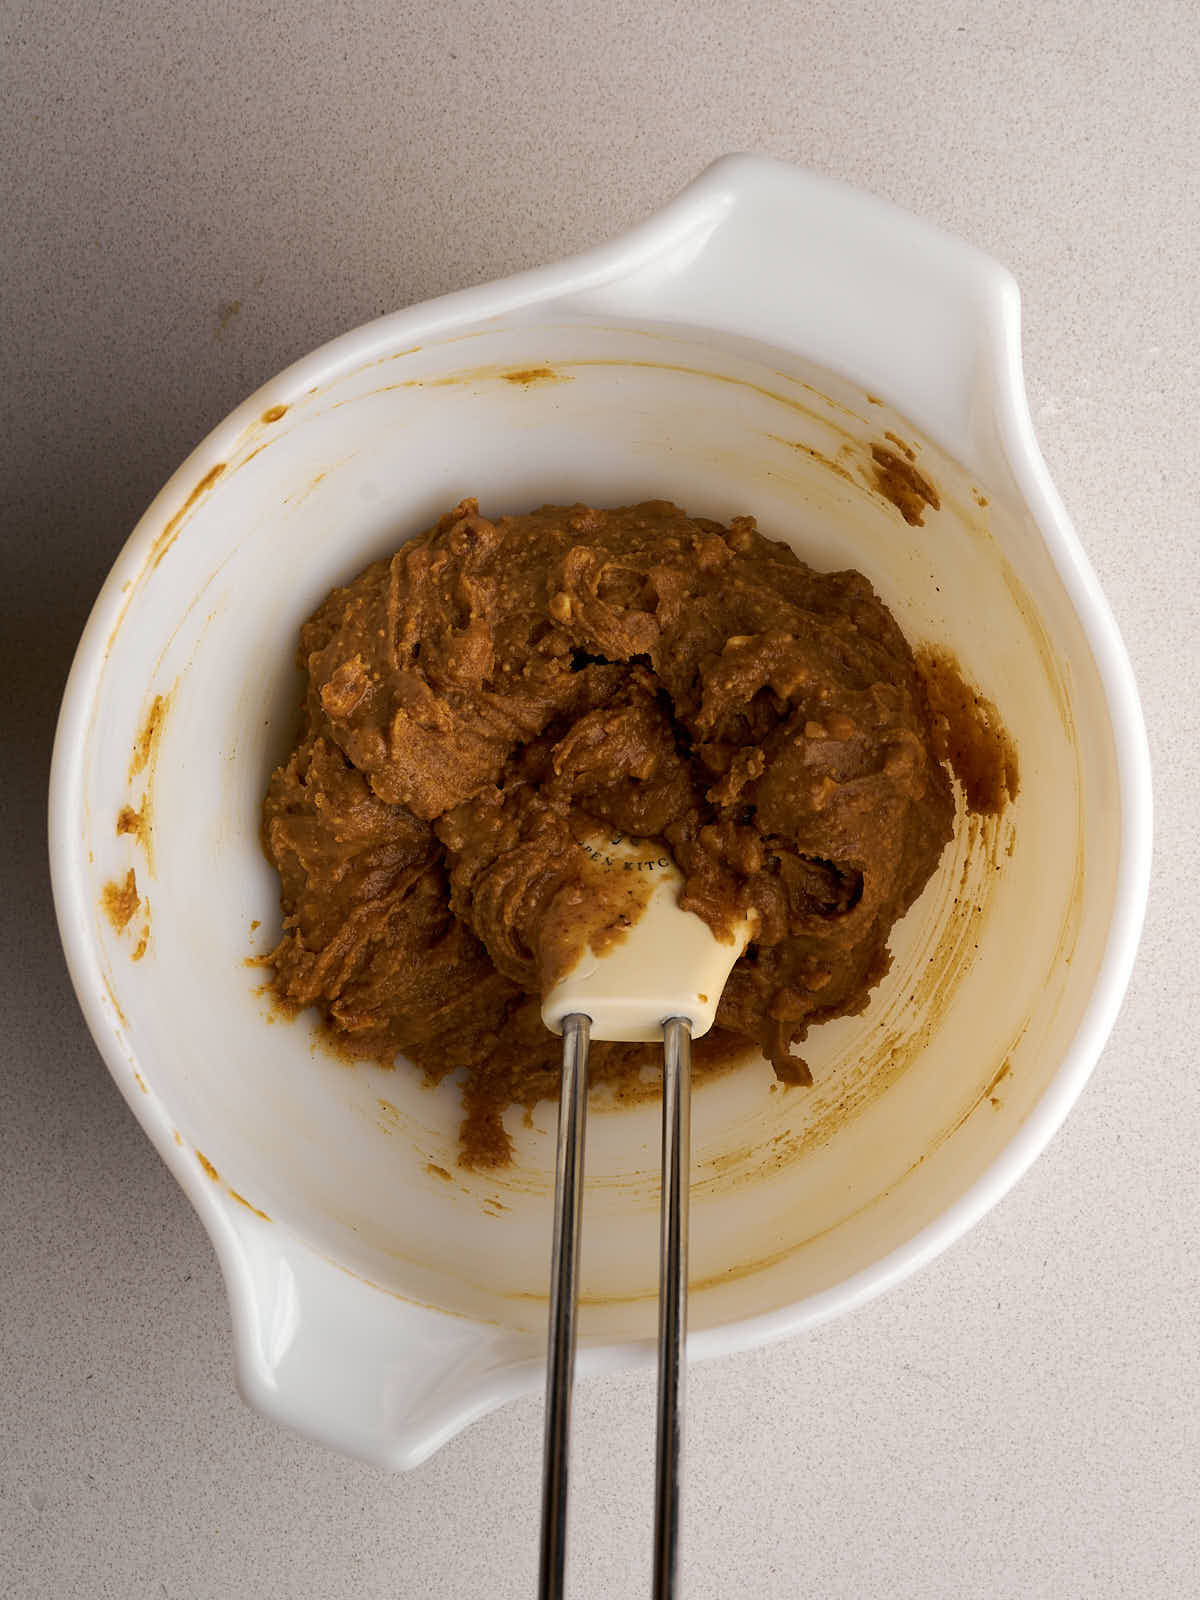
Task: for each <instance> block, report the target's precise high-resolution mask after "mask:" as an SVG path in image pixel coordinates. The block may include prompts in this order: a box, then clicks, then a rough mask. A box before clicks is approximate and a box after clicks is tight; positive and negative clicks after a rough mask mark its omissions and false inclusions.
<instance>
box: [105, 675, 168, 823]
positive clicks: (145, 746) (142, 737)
mask: <svg viewBox="0 0 1200 1600" xmlns="http://www.w3.org/2000/svg"><path fill="white" fill-rule="evenodd" d="M169 704H170V701H169V699H168V697H167V696H166V695H161V694H156V695H155V696H154V699H153V700H152V701H151V702H150V709H149V710H148V711H147V712H146V715H145V717H144V718H143V720H142V725H141V727H140V729H139V730H138V736H137V738H136V739H135V740H134V742H133V753H132V755H131V756H130V758H129V781H130V783H132V782H133V780H134V779H135V778H136V777H137V775H138V774H139V773H140V772H144V771H145V770H146V768H147V767H148V766H149V764H150V761H151V759H152V757H153V755H154V752H155V748H156V747H157V745H158V741H159V737H160V736H161V734H162V725H163V720H164V718H165V717H166V714H167V709H168V707H169ZM117 831H118V833H120V832H121V831H122V830H121V828H120V826H119V824H118V828H117Z"/></svg>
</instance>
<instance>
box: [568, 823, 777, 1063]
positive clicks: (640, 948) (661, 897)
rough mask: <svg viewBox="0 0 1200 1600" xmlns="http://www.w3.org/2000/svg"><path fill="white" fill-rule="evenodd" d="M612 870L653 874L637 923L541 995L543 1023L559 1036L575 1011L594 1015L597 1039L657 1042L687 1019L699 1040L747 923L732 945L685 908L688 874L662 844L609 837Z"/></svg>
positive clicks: (744, 939) (586, 955) (747, 934)
mask: <svg viewBox="0 0 1200 1600" xmlns="http://www.w3.org/2000/svg"><path fill="white" fill-rule="evenodd" d="M605 851H606V854H607V856H608V858H609V859H610V861H611V864H612V865H611V870H613V871H614V872H620V873H627V872H635V871H641V870H645V871H648V872H651V873H652V874H653V887H652V888H651V890H650V892H649V897H648V899H647V901H646V903H645V906H644V909H643V910H642V911H641V913H640V915H639V916H638V917H637V920H636V921H634V922H633V924H632V926H631V927H630V928H628V929H627V930H626V931H625V933H624V934H623V935H622V936H621V937H619V938H617V939H615V940H613V941H612V942H610V943H608V945H607V946H606V948H604V949H603V950H602V951H601V952H600V953H598V954H597V952H596V951H594V950H592V949H590V948H587V949H585V950H584V951H583V953H582V955H581V956H580V957H579V960H578V961H577V962H576V964H575V966H574V967H573V968H572V969H571V970H570V972H568V973H567V974H566V975H565V976H564V977H562V978H560V979H559V980H558V982H557V983H556V984H554V986H553V987H552V988H551V989H549V990H548V991H547V993H546V995H545V996H544V998H543V1000H542V1020H543V1022H544V1023H545V1024H546V1026H547V1027H548V1028H550V1029H551V1030H552V1031H553V1032H554V1033H561V1032H562V1025H563V1018H564V1017H568V1016H571V1015H572V1014H574V1015H578V1016H586V1017H590V1019H591V1037H592V1038H593V1039H607V1040H612V1041H615V1042H619V1043H625V1042H636V1041H646V1042H653V1043H658V1042H659V1041H660V1040H661V1039H662V1036H663V1024H664V1023H665V1022H666V1021H667V1019H668V1018H670V1017H682V1018H684V1019H686V1021H687V1022H688V1023H689V1024H690V1031H691V1035H692V1038H693V1039H698V1038H700V1037H701V1035H702V1034H705V1033H707V1032H708V1030H709V1029H710V1028H711V1027H712V1025H713V1019H714V1017H715V1016H716V1014H717V1003H718V1002H719V1000H720V998H721V991H722V989H724V987H725V982H726V979H727V978H728V977H729V974H730V971H731V970H732V968H733V964H734V962H735V961H736V960H737V959H738V957H739V956H740V955H741V954H742V951H743V950H744V949H745V948H746V945H747V943H748V942H749V940H750V938H751V937H752V931H753V924H752V922H751V921H749V920H743V921H742V922H741V923H739V924H738V926H737V928H736V929H735V930H734V933H733V935H732V937H731V938H730V940H729V941H728V942H724V941H722V940H719V939H718V938H717V936H716V935H715V934H714V933H713V931H712V929H711V928H710V927H709V926H708V924H707V923H706V922H704V921H703V920H702V919H701V918H700V917H698V916H697V915H696V914H695V912H693V911H684V910H683V909H682V908H681V907H680V905H679V894H680V891H681V889H682V887H683V877H682V874H681V873H680V872H679V869H678V868H677V867H676V866H675V865H674V863H673V862H672V861H671V860H670V859H669V858H668V857H666V856H664V855H663V854H662V853H661V850H660V848H659V847H658V846H657V845H652V844H649V843H647V841H646V840H642V839H622V838H620V837H617V838H616V839H610V840H608V841H606V843H605Z"/></svg>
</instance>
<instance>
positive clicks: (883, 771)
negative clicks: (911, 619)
mask: <svg viewBox="0 0 1200 1600" xmlns="http://www.w3.org/2000/svg"><path fill="white" fill-rule="evenodd" d="M300 664H301V667H302V668H303V670H304V671H305V673H306V674H307V694H306V699H305V705H304V715H303V726H302V729H301V733H300V738H299V742H298V744H297V745H296V748H295V750H294V751H293V752H292V755H291V757H290V758H289V760H288V761H287V762H286V764H285V765H283V766H281V767H280V768H279V769H278V770H277V771H276V772H275V774H274V776H273V777H272V779H271V783H270V787H269V789H268V792H267V796H266V801H265V804H264V824H263V825H264V839H265V843H266V847H267V851H268V854H269V856H270V858H271V860H272V861H273V862H274V864H275V866H276V868H277V869H278V872H279V876H280V880H281V884H282V900H283V913H284V919H283V937H282V939H281V941H280V943H279V945H278V947H277V948H276V950H275V951H274V953H273V955H272V957H271V960H272V962H273V965H274V968H275V988H276V991H277V993H278V994H279V995H280V996H281V997H282V998H284V999H286V1000H287V1001H289V1002H291V1003H293V1004H296V1005H302V1006H309V1005H314V1006H317V1007H319V1008H320V1010H321V1012H322V1014H323V1016H324V1018H325V1020H326V1022H327V1024H328V1026H329V1028H330V1030H331V1031H332V1033H333V1035H334V1037H335V1038H336V1040H337V1042H338V1043H339V1045H341V1046H342V1047H343V1048H345V1049H347V1050H349V1051H350V1052H352V1053H354V1054H356V1055H361V1056H364V1057H371V1058H375V1059H377V1060H381V1061H385V1062H388V1063H390V1062H392V1061H393V1060H394V1058H395V1057H396V1056H397V1055H403V1056H405V1057H407V1059H408V1060H409V1061H410V1062H412V1063H413V1064H415V1066H417V1067H418V1068H419V1069H421V1070H422V1071H424V1072H425V1073H426V1074H427V1075H428V1076H429V1077H430V1078H432V1079H438V1078H441V1077H443V1076H444V1075H445V1074H447V1073H449V1072H453V1071H455V1070H457V1069H462V1070H463V1072H464V1077H465V1082H464V1091H463V1092H464V1112H465V1115H464V1121H463V1125H462V1136H461V1159H462V1160H463V1162H464V1163H465V1164H467V1165H472V1166H489V1165H499V1164H502V1163H504V1162H505V1161H507V1160H508V1159H509V1157H510V1153H511V1146H510V1141H509V1139H508V1135H507V1134H506V1132H505V1130H504V1128H503V1125H502V1120H501V1119H502V1115H503V1112H504V1111H505V1109H506V1108H507V1107H508V1106H510V1105H512V1104H523V1105H526V1106H530V1105H533V1104H534V1103H536V1102H537V1101H538V1100H540V1099H544V1098H548V1097H553V1096H554V1095H555V1094H556V1093H557V1088H558V1078H559V1053H560V1045H559V1041H558V1039H557V1038H556V1037H555V1036H554V1035H552V1034H550V1033H549V1032H548V1031H547V1030H546V1029H545V1027H544V1026H543V1025H542V1021H541V1017H540V1014H539V1006H540V996H541V993H542V991H543V989H545V988H547V987H548V986H549V984H551V983H552V982H553V981H554V980H555V978H556V977H558V976H559V975H560V974H561V973H562V972H564V971H566V970H567V969H569V967H570V966H571V965H572V964H573V962H574V960H575V959H576V958H577V956H578V954H579V952H580V951H581V949H582V948H583V947H584V946H585V945H586V944H588V943H592V944H594V945H596V946H597V947H598V946H599V945H600V944H602V943H603V942H604V941H605V940H606V939H611V938H612V937H619V936H620V930H621V928H622V927H624V926H628V924H629V921H630V920H632V918H633V917H635V916H636V912H637V903H638V899H639V896H638V892H637V889H636V887H632V886H631V882H630V878H629V875H628V874H627V873H626V872H623V871H620V872H613V871H610V872H607V873H604V872H598V871H597V868H596V860H597V848H598V846H599V848H600V850H601V853H602V850H603V841H604V838H605V837H606V836H607V837H608V838H610V839H611V838H615V837H616V836H617V835H618V834H621V835H632V836H634V837H636V838H639V839H645V840H652V841H657V843H658V847H659V848H660V849H662V850H663V851H665V852H666V853H668V854H669V855H670V856H672V857H673V858H674V860H675V861H676V863H677V864H678V866H679V867H680V869H681V870H682V872H683V874H684V876H685V878H686V889H685V898H684V902H683V903H684V904H685V905H686V906H688V907H690V909H692V910H693V911H695V912H696V913H697V914H698V915H699V916H701V917H703V918H704V919H705V921H706V922H708V923H709V924H710V925H711V926H712V928H713V929H714V931H715V932H716V933H717V934H718V935H721V934H722V933H723V932H725V931H727V930H728V929H729V928H730V926H731V925H732V923H733V922H734V921H735V920H736V919H738V918H739V917H741V916H742V915H744V914H745V913H746V912H747V911H750V910H752V911H754V912H756V913H757V916H758V929H757V935H756V938H755V940H754V943H753V944H752V945H750V946H749V947H748V949H747V950H746V953H745V955H744V956H743V957H742V958H741V960H739V961H738V963H737V964H736V966H735V967H734V969H733V973H732V975H731V977H730V979H729V982H728V984H727V986H726V988H725V992H724V995H723V997H722V1000H721V1004H720V1009H719V1011H718V1013H717V1026H716V1028H715V1029H714V1030H713V1032H712V1034H711V1035H709V1037H708V1038H707V1039H704V1040H700V1041H698V1043H697V1046H696V1065H697V1068H698V1071H699V1072H700V1073H703V1072H704V1071H705V1069H706V1067H707V1068H708V1069H709V1070H711V1069H712V1068H713V1066H714V1065H715V1064H716V1063H718V1062H728V1061H729V1059H730V1058H731V1057H736V1056H737V1055H739V1054H749V1053H751V1052H752V1051H753V1050H760V1051H761V1052H762V1053H763V1054H764V1055H765V1056H766V1057H767V1058H768V1059H769V1060H770V1061H771V1062H772V1064H773V1065H774V1068H775V1071H776V1073H777V1074H778V1076H779V1077H780V1078H781V1079H782V1080H783V1081H784V1082H786V1083H806V1082H809V1081H811V1080H810V1077H809V1073H808V1069H807V1068H806V1066H805V1065H804V1062H803V1060H802V1059H801V1058H800V1057H799V1056H798V1055H796V1054H794V1053H793V1046H794V1045H796V1044H799V1043H801V1042H802V1041H803V1039H804V1037H805V1034H806V1032H807V1030H808V1029H809V1028H810V1027H811V1026H812V1024H813V1023H815V1022H820V1021H821V1020H823V1019H825V1018H828V1017H835V1016H843V1015H846V1014H849V1013H854V1012H858V1011H861V1010H862V1009H863V1007H864V1006H865V1005H866V1003H867V1000H868V997H869V994H870V991H871V989H872V987H873V986H874V985H875V984H876V983H878V981H879V979H880V978H881V977H882V976H883V975H884V973H885V972H886V971H887V967H888V962H889V956H888V949H887V940H888V935H889V932H890V930H891V928H892V925H893V923H894V922H895V921H896V919H897V918H898V917H900V916H901V915H902V914H903V913H904V911H905V910H906V909H907V908H908V907H909V905H911V903H912V902H913V900H914V899H915V898H916V897H917V895H918V894H919V893H920V891H921V889H922V888H923V887H924V885H925V883H926V882H927V880H928V878H929V876H930V874H931V873H932V872H933V870H934V868H935V866H936V865H937V862H938V858H939V857H940V855H941V852H942V850H943V848H944V846H945V845H946V843H947V841H948V840H949V839H950V837H951V832H952V828H953V821H954V812H955V804H954V795H953V790H952V786H951V781H950V774H949V770H948V768H947V766H946V765H945V764H944V760H948V761H952V762H954V764H955V766H956V767H957V765H958V763H959V761H960V759H962V760H963V761H966V760H967V759H968V758H970V759H971V772H972V776H973V779H974V780H975V781H973V783H972V787H971V792H970V796H969V798H970V804H971V806H972V808H973V809H977V810H994V809H997V808H998V807H999V806H1000V805H1001V804H1003V801H1004V798H1005V796H1006V795H1008V794H1013V793H1015V790H1016V765H1015V759H1014V758H1013V756H1012V752H1011V749H1009V748H1008V747H1007V744H1006V745H1005V748H1004V756H1003V759H997V760H992V761H981V760H980V759H978V751H977V749H975V745H976V744H978V742H979V741H983V742H984V743H985V744H987V743H993V742H994V741H995V740H996V739H1001V738H1003V737H1004V735H1003V730H1002V728H1000V726H999V723H998V720H997V719H996V718H995V714H994V709H993V708H991V707H990V706H988V707H987V710H988V712H989V715H987V716H981V717H980V719H978V721H977V723H976V724H970V723H969V720H968V719H965V718H963V717H959V718H958V719H957V720H956V725H955V738H954V739H953V740H948V739H947V738H946V736H945V725H944V721H943V719H942V717H941V716H939V715H937V714H935V712H934V711H932V710H931V706H930V699H929V695H928V692H927V688H926V683H925V679H924V677H923V675H922V673H921V671H920V670H919V669H918V667H917V664H916V661H915V660H914V657H913V653H912V651H911V650H910V648H909V646H908V644H907V642H906V641H905V639H904V637H903V635H902V634H901V632H900V629H899V627H898V626H897V624H896V622H895V620H894V618H893V617H892V615H891V613H890V612H889V611H888V609H887V607H886V606H885V605H884V604H883V603H882V601H880V600H879V598H878V597H877V596H876V594H875V593H874V591H873V589H872V588H871V586H870V584H869V583H868V582H867V580H866V578H864V577H863V576H862V575H861V574H860V573H858V572H833V573H818V572H815V571H813V569H812V568H810V567H808V566H806V565H805V564H804V563H803V562H802V561H800V560H799V559H798V557H797V556H796V555H795V554H793V552H792V551H791V549H790V548H789V547H788V546H786V545H784V544H782V543H779V542H777V541H775V540H772V539H768V538H766V537H765V536H764V535H762V534H761V533H759V532H758V530H757V528H756V526H755V523H754V520H753V518H750V517H735V518H734V519H733V521H732V523H731V524H730V525H729V527H723V526H721V525H720V524H719V523H717V522H713V521H710V520H708V519H706V518H703V517H690V516H688V515H687V514H686V513H685V512H683V511H681V510H679V509H678V508H677V507H676V506H674V505H671V504H669V503H668V502H666V501H650V502H647V503H646V504H643V505H637V506H629V507H624V508H621V509H617V510H611V511H599V510H593V509H590V508H589V507H587V506H582V505H575V506H546V507H543V508H542V509H541V510H540V511H535V512H533V513H532V514H530V515H528V516H514V517H500V518H499V519H497V520H496V521H490V520H489V519H488V518H487V517H484V516H481V515H480V514H479V509H478V506H477V504H476V502H475V501H474V500H465V501H463V502H462V504H461V505H459V506H457V507H456V508H455V509H454V510H453V511H451V512H450V513H449V514H448V515H447V516H445V517H443V518H442V519H441V521H440V522H439V523H438V524H437V526H436V527H435V528H433V529H431V530H430V531H428V532H427V533H423V534H421V535H420V536H418V537H417V538H415V539H413V540H411V541H410V542H409V543H407V544H405V545H404V546H403V547H402V548H401V549H400V550H399V551H398V552H397V553H396V554H395V555H394V556H392V557H391V558H390V559H388V560H383V561H377V562H376V563H374V565H372V566H370V567H368V568H367V570H366V571H365V572H363V573H362V574H360V576H359V577H357V578H356V579H355V580H354V581H353V582H352V583H351V584H350V585H349V586H348V587H347V588H344V589H335V590H334V591H333V593H332V594H331V595H330V596H329V597H328V599H327V600H326V601H325V602H324V604H323V605H322V606H321V607H320V608H319V609H318V610H317V612H316V613H315V615H314V616H313V617H312V618H311V619H310V620H309V621H308V622H307V623H305V624H304V627H303V628H302V630H301V636H300ZM949 670H950V669H949V668H948V667H944V671H949ZM940 687H941V690H942V693H941V699H942V701H943V702H944V701H945V698H946V696H945V684H944V682H942V683H941V684H940ZM970 700H971V697H970V696H967V697H966V700H965V702H964V703H969V702H970ZM981 704H986V703H983V702H981ZM973 741H974V743H973ZM943 758H944V759H943ZM980 772H990V773H992V774H993V775H994V782H993V784H992V786H991V788H990V789H989V788H987V786H986V785H984V784H981V783H980V781H979V780H978V774H979V773H980ZM650 854H651V855H653V854H654V852H653V851H651V852H650ZM647 1059H648V1047H646V1046H641V1045H616V1044H597V1045H594V1046H593V1048H592V1055H591V1068H590V1071H591V1076H592V1078H593V1080H594V1081H595V1080H605V1079H608V1080H618V1081H623V1080H630V1079H633V1078H636V1077H637V1076H638V1075H639V1073H640V1069H641V1067H642V1065H643V1062H644V1061H645V1060H647Z"/></svg>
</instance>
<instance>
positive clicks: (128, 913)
mask: <svg viewBox="0 0 1200 1600" xmlns="http://www.w3.org/2000/svg"><path fill="white" fill-rule="evenodd" d="M100 904H101V906H102V908H103V910H104V915H105V916H106V917H107V918H108V920H109V922H111V923H112V926H113V931H114V932H115V933H124V932H125V929H126V928H127V927H128V926H129V924H130V923H131V922H132V921H133V919H134V917H135V916H136V915H137V909H138V906H139V905H140V904H141V900H140V899H139V897H138V886H137V874H136V873H135V871H134V870H133V868H132V867H130V869H129V871H128V872H127V873H126V874H125V878H124V881H123V882H122V883H106V884H105V885H104V889H103V892H102V894H101V896H100Z"/></svg>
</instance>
